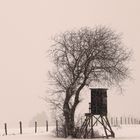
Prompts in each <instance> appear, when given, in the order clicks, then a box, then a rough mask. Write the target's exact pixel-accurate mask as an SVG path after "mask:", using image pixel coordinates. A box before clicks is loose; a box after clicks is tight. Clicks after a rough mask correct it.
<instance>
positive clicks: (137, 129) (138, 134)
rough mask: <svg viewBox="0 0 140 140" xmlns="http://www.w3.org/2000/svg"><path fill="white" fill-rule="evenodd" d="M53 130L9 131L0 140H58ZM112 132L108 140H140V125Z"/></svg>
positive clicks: (114, 128)
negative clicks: (35, 131) (112, 136)
mask: <svg viewBox="0 0 140 140" xmlns="http://www.w3.org/2000/svg"><path fill="white" fill-rule="evenodd" d="M53 129H54V127H49V132H45V128H39V129H38V133H36V134H35V133H34V131H33V129H31V128H30V129H29V128H28V129H24V131H23V134H22V135H20V134H19V132H18V131H17V130H16V129H11V130H9V134H8V135H7V136H5V135H1V136H0V140H56V139H58V140H60V139H61V138H56V137H55V136H54V135H53V133H52V131H53ZM15 130H16V133H15ZM113 130H114V132H115V135H116V137H115V138H110V140H140V125H123V126H119V127H113ZM67 139H69V138H67ZM95 140H96V139H95ZM100 140H101V139H100Z"/></svg>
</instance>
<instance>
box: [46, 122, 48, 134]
mask: <svg viewBox="0 0 140 140" xmlns="http://www.w3.org/2000/svg"><path fill="white" fill-rule="evenodd" d="M46 132H48V121H46Z"/></svg>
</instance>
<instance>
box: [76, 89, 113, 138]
mask: <svg viewBox="0 0 140 140" xmlns="http://www.w3.org/2000/svg"><path fill="white" fill-rule="evenodd" d="M90 90H91V102H90V103H89V105H90V106H89V113H85V117H86V118H85V121H84V122H83V124H82V126H81V128H80V129H79V130H78V131H77V132H76V137H78V138H101V137H106V138H109V137H115V134H114V132H113V130H112V128H111V125H110V123H109V121H108V118H107V89H105V88H91V89H90ZM97 124H100V125H101V126H102V127H103V130H104V133H105V135H104V136H103V135H102V136H100V135H97V134H95V132H94V128H96V126H97Z"/></svg>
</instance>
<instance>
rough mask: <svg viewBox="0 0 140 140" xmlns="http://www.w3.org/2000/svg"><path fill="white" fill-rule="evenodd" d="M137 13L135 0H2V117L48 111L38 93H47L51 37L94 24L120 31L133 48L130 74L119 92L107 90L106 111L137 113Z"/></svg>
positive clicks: (25, 117) (4, 119)
mask: <svg viewBox="0 0 140 140" xmlns="http://www.w3.org/2000/svg"><path fill="white" fill-rule="evenodd" d="M139 13H140V2H139V0H123V1H122V0H69V1H68V0H59V1H57V0H12V1H11V0H1V1H0V114H1V115H0V123H2V122H9V123H11V122H14V123H15V122H17V121H19V120H23V121H25V122H28V121H30V120H31V118H32V117H34V116H35V115H36V114H37V113H40V112H42V111H46V113H47V115H48V116H50V115H49V111H48V110H47V109H48V106H47V105H46V104H45V102H44V101H43V100H41V99H40V97H43V96H45V95H46V96H47V93H46V90H47V86H46V85H47V84H46V81H47V71H48V69H49V68H51V65H50V63H49V61H48V59H47V57H46V51H47V50H48V49H49V47H50V46H51V44H52V41H51V37H52V36H54V35H55V34H57V33H60V32H63V31H65V30H70V29H74V28H80V27H83V26H89V27H94V26H95V25H107V26H109V27H111V28H112V29H113V30H115V31H117V32H118V33H119V32H120V33H123V43H124V44H125V46H127V47H128V48H129V49H133V59H132V61H131V63H130V68H131V72H132V77H133V80H132V81H129V82H128V81H126V82H125V83H124V86H123V88H124V89H125V90H124V91H123V95H120V94H119V92H117V91H114V90H112V89H111V90H109V94H108V98H109V102H108V103H109V112H110V114H111V115H119V114H121V115H134V116H136V117H140V109H139V107H140V102H139V100H140V93H139V83H140V65H139V64H140V62H139V59H140V54H139V51H140V48H139V47H140V41H139V40H140V39H139V36H140V16H139ZM86 94H88V93H86ZM86 101H87V102H88V99H86ZM87 102H85V104H87ZM81 106H82V105H81ZM79 108H80V106H79ZM85 110H86V109H85Z"/></svg>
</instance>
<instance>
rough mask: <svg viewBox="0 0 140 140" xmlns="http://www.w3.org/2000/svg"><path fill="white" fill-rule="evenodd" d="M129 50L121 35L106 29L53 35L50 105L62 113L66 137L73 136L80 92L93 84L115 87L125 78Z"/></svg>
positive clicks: (100, 27) (127, 73)
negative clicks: (51, 96) (52, 89)
mask: <svg viewBox="0 0 140 140" xmlns="http://www.w3.org/2000/svg"><path fill="white" fill-rule="evenodd" d="M130 56H131V51H128V50H126V49H125V48H124V46H123V44H122V41H121V36H120V35H119V34H117V33H116V32H115V31H113V30H111V29H110V28H107V27H104V26H103V27H102V26H97V27H95V28H88V27H84V28H80V29H79V30H76V31H75V30H72V31H66V32H64V33H62V34H59V35H57V36H55V38H54V45H53V46H52V49H51V58H52V61H53V64H54V69H53V70H52V71H51V72H50V77H51V78H52V80H53V82H54V85H55V87H54V91H53V98H51V102H52V103H53V104H55V106H57V107H58V108H60V109H61V111H62V112H63V116H64V119H65V126H66V130H67V136H69V135H73V134H74V129H75V120H74V115H75V110H76V107H77V105H78V104H79V102H80V93H81V90H82V89H83V88H84V87H85V86H89V85H90V84H94V83H102V84H107V85H114V84H119V83H120V82H122V81H123V80H125V79H126V78H127V77H128V76H129V69H128V65H127V62H128V61H129V58H130Z"/></svg>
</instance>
